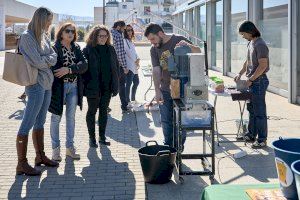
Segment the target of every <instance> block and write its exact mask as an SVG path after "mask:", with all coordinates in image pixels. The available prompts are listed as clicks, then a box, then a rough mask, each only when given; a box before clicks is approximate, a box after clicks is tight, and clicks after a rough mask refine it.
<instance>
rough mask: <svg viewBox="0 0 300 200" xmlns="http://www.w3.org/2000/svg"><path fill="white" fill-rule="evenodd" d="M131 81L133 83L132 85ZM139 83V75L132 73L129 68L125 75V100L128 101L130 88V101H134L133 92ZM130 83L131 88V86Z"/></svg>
mask: <svg viewBox="0 0 300 200" xmlns="http://www.w3.org/2000/svg"><path fill="white" fill-rule="evenodd" d="M132 83H133V85H132ZM139 83H140V80H139V75H138V74H134V73H133V72H132V71H130V70H129V72H128V74H127V75H126V88H125V91H126V100H127V101H128V102H130V98H129V97H130V89H131V101H135V94H136V90H137V87H138V85H139ZM131 85H132V88H131Z"/></svg>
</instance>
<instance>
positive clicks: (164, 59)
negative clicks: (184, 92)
mask: <svg viewBox="0 0 300 200" xmlns="http://www.w3.org/2000/svg"><path fill="white" fill-rule="evenodd" d="M144 35H145V37H147V39H148V40H149V41H150V42H151V44H152V47H151V49H150V54H151V61H152V66H153V82H154V88H155V99H156V101H157V103H158V104H159V110H160V116H161V124H162V129H163V134H164V140H165V141H164V144H165V145H169V146H173V139H175V138H173V99H172V97H171V90H170V81H171V76H170V73H169V71H168V58H169V56H171V55H172V54H174V49H175V47H176V46H178V45H179V46H181V45H187V46H189V47H190V48H191V51H192V53H198V52H200V48H199V47H198V46H194V45H192V44H191V42H190V41H188V40H187V39H186V38H185V37H183V36H181V35H174V34H173V35H167V34H165V33H164V31H163V29H162V27H161V26H160V25H158V24H154V23H150V24H149V25H148V26H147V28H146V30H145V33H144ZM185 140H186V132H183V138H182V148H180V147H178V148H180V151H183V145H184V142H185Z"/></svg>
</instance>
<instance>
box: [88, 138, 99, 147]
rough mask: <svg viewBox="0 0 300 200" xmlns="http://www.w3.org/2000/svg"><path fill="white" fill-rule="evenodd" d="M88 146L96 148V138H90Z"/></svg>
mask: <svg viewBox="0 0 300 200" xmlns="http://www.w3.org/2000/svg"><path fill="white" fill-rule="evenodd" d="M90 147H91V148H98V145H97V143H96V139H95V138H94V139H91V138H90Z"/></svg>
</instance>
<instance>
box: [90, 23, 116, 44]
mask: <svg viewBox="0 0 300 200" xmlns="http://www.w3.org/2000/svg"><path fill="white" fill-rule="evenodd" d="M100 31H105V32H106V34H107V36H108V38H107V40H106V43H105V44H106V45H111V35H110V32H109V30H108V28H107V27H106V26H104V25H96V26H94V27H93V28H92V29H91V31H90V32H89V34H88V36H87V39H86V44H87V45H89V46H92V47H95V46H97V42H98V35H99V33H100Z"/></svg>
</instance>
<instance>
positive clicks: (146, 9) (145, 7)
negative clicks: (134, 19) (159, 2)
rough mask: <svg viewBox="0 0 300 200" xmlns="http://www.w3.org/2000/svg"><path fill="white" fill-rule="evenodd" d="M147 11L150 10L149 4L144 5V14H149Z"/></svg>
mask: <svg viewBox="0 0 300 200" xmlns="http://www.w3.org/2000/svg"><path fill="white" fill-rule="evenodd" d="M149 12H151V10H150V6H144V15H149Z"/></svg>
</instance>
